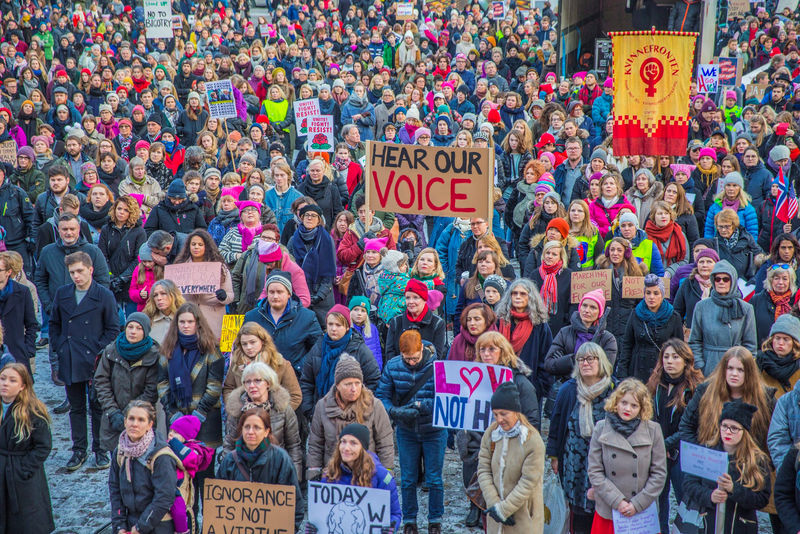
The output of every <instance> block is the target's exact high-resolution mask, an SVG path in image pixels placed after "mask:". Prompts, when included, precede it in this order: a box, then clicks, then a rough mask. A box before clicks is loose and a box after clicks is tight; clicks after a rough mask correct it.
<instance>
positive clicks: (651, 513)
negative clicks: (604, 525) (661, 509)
mask: <svg viewBox="0 0 800 534" xmlns="http://www.w3.org/2000/svg"><path fill="white" fill-rule="evenodd" d="M611 512H612V514H613V520H614V534H658V533H659V532H661V527H660V526H659V524H658V506H657V505H656V503H651V504H650V506H648V507H647V508H645V509H644V510H642V511H641V512H639V513H638V514H634V515H632V516H631V517H625V516H624V515H622V514H621V513H620V512H619V511H618V510H616V509H614V510H612V511H611Z"/></svg>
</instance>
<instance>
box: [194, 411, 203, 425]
mask: <svg viewBox="0 0 800 534" xmlns="http://www.w3.org/2000/svg"><path fill="white" fill-rule="evenodd" d="M192 415H193V416H195V417H197V418H198V419H200V423H205V422H206V416H205V415H203V414H201V413H200V412H198V411H197V410H194V411H193V412H192Z"/></svg>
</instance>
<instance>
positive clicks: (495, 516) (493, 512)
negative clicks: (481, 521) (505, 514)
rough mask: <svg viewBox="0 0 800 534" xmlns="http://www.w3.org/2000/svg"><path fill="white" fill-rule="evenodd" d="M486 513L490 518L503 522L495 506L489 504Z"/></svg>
mask: <svg viewBox="0 0 800 534" xmlns="http://www.w3.org/2000/svg"><path fill="white" fill-rule="evenodd" d="M486 515H488V516H489V517H491V518H492V519H494V520H495V521H497V522H498V523H504V521H503V518H502V517H500V514H499V513H498V512H497V508H495V507H494V506H490V507H489V508H488V509H487V510H486Z"/></svg>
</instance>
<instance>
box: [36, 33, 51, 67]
mask: <svg viewBox="0 0 800 534" xmlns="http://www.w3.org/2000/svg"><path fill="white" fill-rule="evenodd" d="M34 37H36V38H37V39H39V41H41V42H42V48H44V58H45V59H46V60H47V61H52V60H53V45H54V44H55V43H54V42H53V34H52V33H50V32H45V33H42V32H36V34H34Z"/></svg>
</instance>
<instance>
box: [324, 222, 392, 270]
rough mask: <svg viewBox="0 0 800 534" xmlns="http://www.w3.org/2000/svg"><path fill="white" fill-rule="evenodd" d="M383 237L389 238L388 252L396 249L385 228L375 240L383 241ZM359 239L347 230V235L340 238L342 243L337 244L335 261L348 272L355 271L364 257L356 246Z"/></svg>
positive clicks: (352, 231)
mask: <svg viewBox="0 0 800 534" xmlns="http://www.w3.org/2000/svg"><path fill="white" fill-rule="evenodd" d="M384 237H388V238H389V239H388V241H387V242H386V248H388V249H390V250H391V249H395V248H397V247H396V244H395V241H394V237H392V233H391V232H390V231H389V230H388V229H386V228H384V229H383V230H381V231H380V232H378V237H377V239H383V238H384ZM360 239H361V237H360V236H359V235H358V234H357V233H356V232H355V231H354V230H353V229H352V228H350V229H349V230H347V233H345V234H344V237H342V242H341V243H339V248H338V250H337V251H336V259H337V260H339V263H341V264H342V265H343V266H344V268H345V269H346V270H348V271H355V270H356V268H358V265H359V263H361V259H362V258H363V257H364V251H363V250H361V247H359V246H358V242H359V240H360Z"/></svg>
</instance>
